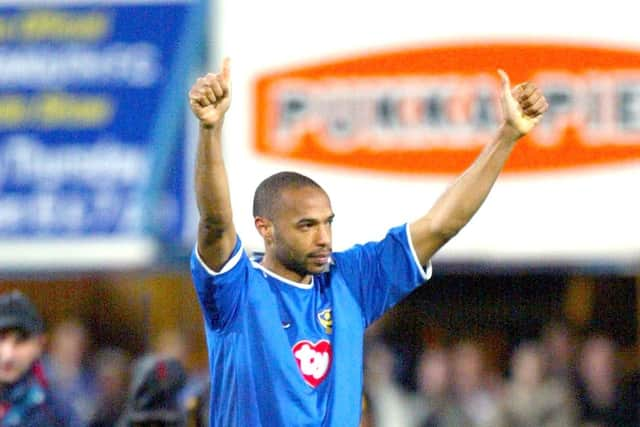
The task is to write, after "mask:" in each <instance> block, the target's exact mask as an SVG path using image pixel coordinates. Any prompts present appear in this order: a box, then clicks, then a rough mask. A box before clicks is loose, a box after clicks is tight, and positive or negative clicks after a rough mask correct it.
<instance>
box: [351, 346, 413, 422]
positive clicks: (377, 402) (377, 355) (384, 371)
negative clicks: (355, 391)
mask: <svg viewBox="0 0 640 427" xmlns="http://www.w3.org/2000/svg"><path fill="white" fill-rule="evenodd" d="M395 363H396V357H395V355H394V353H393V352H392V351H391V349H390V348H389V346H388V345H387V344H386V343H385V342H383V341H382V339H380V338H378V337H376V338H371V339H370V340H368V341H367V345H366V347H365V369H364V372H365V373H364V390H365V393H366V395H367V397H368V401H367V403H368V404H369V409H370V413H371V418H372V421H373V425H375V426H376V427H405V426H413V425H415V417H414V414H415V410H414V408H415V406H414V405H413V404H412V402H415V400H412V398H411V397H410V396H409V394H408V393H407V392H405V391H404V390H403V389H402V387H401V386H400V384H399V383H398V382H397V381H396V379H395V376H394V371H395V370H394V367H395Z"/></svg>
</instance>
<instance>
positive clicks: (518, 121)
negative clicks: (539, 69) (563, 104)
mask: <svg viewBox="0 0 640 427" xmlns="http://www.w3.org/2000/svg"><path fill="white" fill-rule="evenodd" d="M498 74H500V79H501V80H502V92H501V95H500V103H501V105H502V114H503V118H504V121H505V124H506V125H507V126H511V127H512V128H513V129H514V130H515V131H516V132H517V133H518V134H519V136H523V135H526V134H527V133H529V132H530V131H531V129H533V128H534V127H535V126H536V125H537V124H538V122H539V121H540V120H541V119H542V114H543V113H544V112H545V111H547V109H548V108H549V104H547V100H546V99H545V98H544V95H542V92H541V91H540V89H538V88H537V87H536V86H535V85H534V84H533V83H530V82H525V83H520V84H519V85H517V86H515V87H514V88H513V89H511V83H510V81H509V76H508V75H507V73H505V72H504V71H503V70H498Z"/></svg>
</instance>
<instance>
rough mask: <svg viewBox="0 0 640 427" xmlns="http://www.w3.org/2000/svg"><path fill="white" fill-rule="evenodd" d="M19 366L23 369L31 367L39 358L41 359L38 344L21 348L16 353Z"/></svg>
mask: <svg viewBox="0 0 640 427" xmlns="http://www.w3.org/2000/svg"><path fill="white" fill-rule="evenodd" d="M16 353H17V354H16V355H17V356H18V359H19V360H20V361H19V364H20V365H22V366H23V367H25V366H30V365H31V364H32V363H33V362H34V361H35V360H36V359H37V358H38V357H40V346H39V345H37V344H32V343H29V344H25V345H23V346H20V347H19V348H18V349H17V352H16Z"/></svg>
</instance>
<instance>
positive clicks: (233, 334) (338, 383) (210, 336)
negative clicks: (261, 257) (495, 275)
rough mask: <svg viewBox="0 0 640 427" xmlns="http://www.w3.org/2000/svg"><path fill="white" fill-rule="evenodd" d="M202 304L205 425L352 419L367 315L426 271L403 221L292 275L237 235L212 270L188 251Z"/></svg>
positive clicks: (343, 425) (331, 423)
mask: <svg viewBox="0 0 640 427" xmlns="http://www.w3.org/2000/svg"><path fill="white" fill-rule="evenodd" d="M191 272H192V275H193V281H194V284H195V288H196V292H197V294H198V298H199V301H200V304H201V307H202V310H203V313H204V321H205V334H206V338H207V345H208V351H209V364H210V372H211V426H212V427H235V426H237V427H249V426H250V427H283V426H296V427H303V426H309V427H311V426H313V427H320V426H322V427H357V426H358V424H359V421H360V413H361V411H360V407H361V399H362V380H363V378H362V377H363V337H364V331H365V329H366V328H367V326H368V325H369V324H371V323H372V322H373V321H374V320H376V319H377V318H378V317H380V316H381V315H382V314H384V313H385V312H386V311H387V310H388V309H389V308H391V307H392V306H393V305H394V304H396V303H397V302H398V301H400V300H401V299H402V298H403V297H404V296H406V295H407V294H409V293H410V292H411V291H413V290H414V289H415V288H416V287H418V286H419V285H420V284H422V283H424V282H425V281H426V280H428V278H429V276H430V275H431V268H430V265H429V267H428V268H427V269H426V270H425V269H424V268H423V267H422V266H420V264H419V262H418V259H417V256H416V254H415V251H414V249H413V246H412V245H411V240H410V238H409V235H408V226H407V225H404V226H399V227H395V228H392V229H391V230H390V231H389V232H388V233H387V235H386V236H385V238H384V239H382V240H381V241H379V242H370V243H366V244H364V245H356V246H354V247H352V248H350V249H348V250H346V251H343V252H335V253H333V254H332V265H331V268H330V269H329V271H327V272H326V273H322V274H318V275H314V276H313V280H312V282H311V283H310V284H308V285H307V284H302V283H296V282H293V281H291V280H287V279H285V278H283V277H281V276H278V275H276V274H274V273H273V272H270V271H269V270H267V269H265V268H264V267H262V266H261V265H260V264H258V263H256V262H254V261H252V260H251V259H250V258H249V257H248V256H247V254H246V253H245V251H244V249H243V247H242V243H241V241H240V238H237V241H236V246H235V248H234V250H233V252H232V255H231V258H230V259H229V261H227V263H226V264H225V265H224V267H223V268H222V269H221V270H220V271H219V272H214V271H212V270H211V269H209V268H207V266H206V265H205V264H204V262H203V261H202V260H201V259H200V257H199V256H198V251H197V248H196V249H194V251H193V254H192V257H191Z"/></svg>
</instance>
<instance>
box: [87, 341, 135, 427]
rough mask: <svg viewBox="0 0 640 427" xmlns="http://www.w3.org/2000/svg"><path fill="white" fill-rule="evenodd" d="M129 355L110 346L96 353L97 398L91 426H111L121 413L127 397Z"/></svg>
mask: <svg viewBox="0 0 640 427" xmlns="http://www.w3.org/2000/svg"><path fill="white" fill-rule="evenodd" d="M129 363H130V362H129V356H128V355H127V353H125V352H124V351H123V350H122V349H119V348H116V347H111V348H105V349H102V350H100V351H99V352H98V353H97V354H96V358H95V366H96V380H97V385H98V394H99V399H98V403H97V409H96V413H95V415H94V417H93V420H92V422H91V427H112V426H114V425H115V423H116V421H117V420H118V418H119V417H120V415H121V414H122V411H123V410H124V405H125V402H126V399H127V383H128V378H129Z"/></svg>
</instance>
